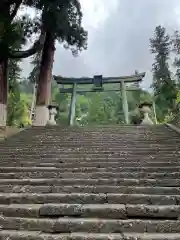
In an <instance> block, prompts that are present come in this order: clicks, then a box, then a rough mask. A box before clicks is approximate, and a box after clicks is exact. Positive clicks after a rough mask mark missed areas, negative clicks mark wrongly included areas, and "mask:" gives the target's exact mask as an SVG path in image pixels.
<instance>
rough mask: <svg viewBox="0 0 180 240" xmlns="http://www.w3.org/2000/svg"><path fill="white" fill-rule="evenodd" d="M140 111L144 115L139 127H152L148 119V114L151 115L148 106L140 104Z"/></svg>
mask: <svg viewBox="0 0 180 240" xmlns="http://www.w3.org/2000/svg"><path fill="white" fill-rule="evenodd" d="M140 111H141V112H142V113H143V114H144V118H143V120H142V122H141V125H153V122H152V120H151V119H150V118H149V113H151V109H150V105H145V104H142V105H141V108H140Z"/></svg>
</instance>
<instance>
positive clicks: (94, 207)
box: [0, 126, 180, 240]
mask: <svg viewBox="0 0 180 240" xmlns="http://www.w3.org/2000/svg"><path fill="white" fill-rule="evenodd" d="M179 156H180V136H179V135H178V134H177V133H176V132H174V131H172V130H170V129H169V128H167V127H165V126H159V127H148V128H146V127H143V126H140V127H133V126H119V127H112V128H109V127H106V128H93V129H86V128H61V127H56V126H55V127H47V128H40V127H36V128H32V129H29V130H26V131H23V132H21V133H20V134H18V135H15V136H13V137H12V138H10V139H8V140H7V141H5V142H1V143H0V239H2V240H44V239H45V240H85V239H86V240H100V239H111V240H116V239H117V240H167V239H169V240H180V178H179V177H180V171H179V170H180V162H179Z"/></svg>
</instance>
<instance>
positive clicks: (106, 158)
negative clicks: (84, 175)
mask: <svg viewBox="0 0 180 240" xmlns="http://www.w3.org/2000/svg"><path fill="white" fill-rule="evenodd" d="M37 154H38V153H36V155H33V156H30V157H28V156H25V155H18V154H17V153H16V154H11V155H7V156H5V157H3V158H2V157H0V164H1V161H2V163H3V162H9V163H11V162H13V163H16V162H17V163H18V162H20V161H23V162H30V161H31V162H34V161H36V159H37V162H41V163H51V162H60V163H61V162H64V163H72V162H79V163H80V162H83V161H86V162H87V163H88V162H91V161H92V162H96V161H97V162H101V161H102V162H110V161H112V162H113V161H116V162H124V161H126V162H140V161H141V162H146V161H147V162H149V161H151V162H152V161H153V162H169V161H171V162H172V163H173V162H179V160H178V159H179V154H176V155H175V154H171V155H169V154H168V155H165V156H164V155H160V154H159V153H158V154H150V155H145V156H144V155H143V156H138V155H134V156H131V155H127V154H125V153H121V156H120V155H117V154H116V155H115V154H113V155H112V154H109V155H96V157H94V156H92V155H88V154H85V153H83V154H81V155H76V154H74V155H71V156H69V157H68V154H63V155H61V154H56V156H52V157H50V156H49V155H48V156H47V155H43V154H38V158H37ZM123 154H124V155H123ZM172 155H173V156H174V158H172ZM175 157H176V158H175Z"/></svg>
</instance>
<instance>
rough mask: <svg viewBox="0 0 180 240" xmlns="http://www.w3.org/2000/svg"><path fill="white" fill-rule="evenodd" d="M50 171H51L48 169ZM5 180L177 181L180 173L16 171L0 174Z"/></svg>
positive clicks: (0, 177)
mask: <svg viewBox="0 0 180 240" xmlns="http://www.w3.org/2000/svg"><path fill="white" fill-rule="evenodd" d="M48 170H49V169H48ZM4 178H11V179H15V178H16V179H23V178H27V179H29V178H34V179H39V178H74V179H77V178H83V179H97V178H108V179H111V178H126V179H132V178H135V179H138V178H142V179H143V178H145V179H147V178H148V179H162V178H165V179H169V180H170V179H177V178H180V172H172V173H168V172H162V173H154V172H150V173H148V172H144V171H141V172H120V173H118V172H116V173H114V172H111V171H108V172H107V171H105V172H103V171H102V172H93V173H83V172H81V173H76V172H75V173H73V172H68V171H67V172H58V171H54V170H51V171H47V170H45V171H22V172H21V171H16V172H11V171H10V172H5V173H0V179H4Z"/></svg>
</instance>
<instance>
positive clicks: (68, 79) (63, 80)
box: [53, 72, 146, 85]
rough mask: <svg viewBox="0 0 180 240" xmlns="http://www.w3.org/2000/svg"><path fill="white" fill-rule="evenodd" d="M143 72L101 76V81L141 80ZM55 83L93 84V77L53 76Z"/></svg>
mask: <svg viewBox="0 0 180 240" xmlns="http://www.w3.org/2000/svg"><path fill="white" fill-rule="evenodd" d="M145 74H146V73H145V72H143V73H138V74H135V75H130V76H121V77H102V79H103V83H120V82H122V81H124V82H127V83H133V82H141V81H142V79H143V78H144V77H145ZM53 77H54V80H55V81H56V82H57V84H67V85H69V84H74V83H76V84H93V81H94V78H93V77H92V78H88V77H82V78H71V77H60V76H53Z"/></svg>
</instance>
